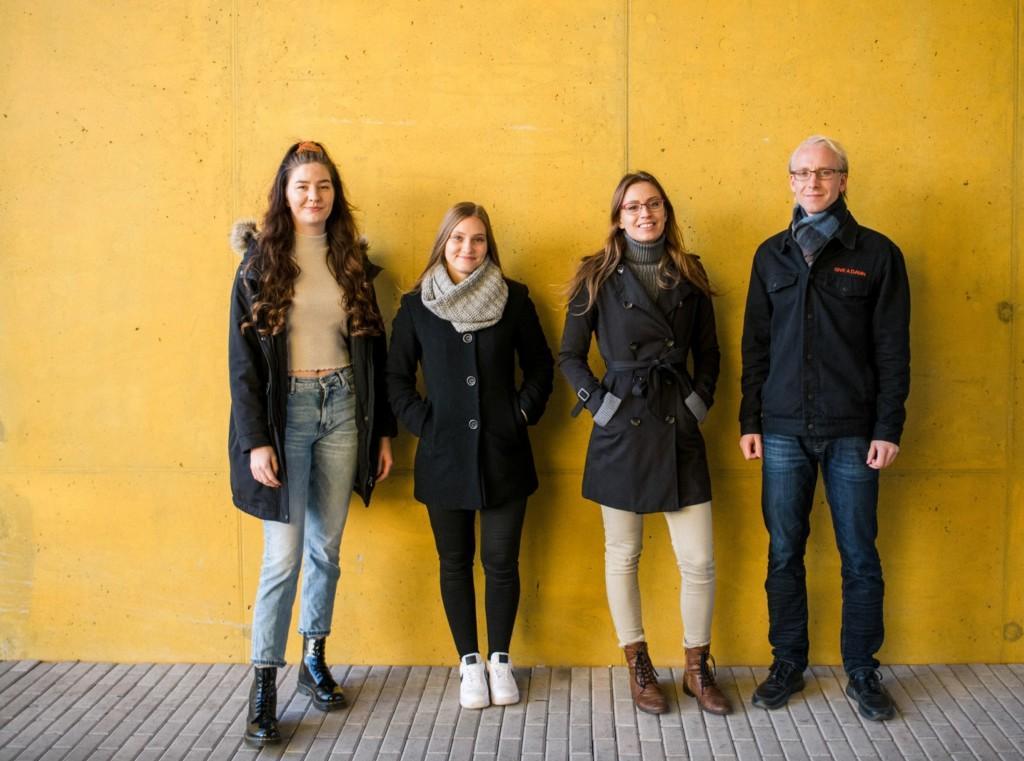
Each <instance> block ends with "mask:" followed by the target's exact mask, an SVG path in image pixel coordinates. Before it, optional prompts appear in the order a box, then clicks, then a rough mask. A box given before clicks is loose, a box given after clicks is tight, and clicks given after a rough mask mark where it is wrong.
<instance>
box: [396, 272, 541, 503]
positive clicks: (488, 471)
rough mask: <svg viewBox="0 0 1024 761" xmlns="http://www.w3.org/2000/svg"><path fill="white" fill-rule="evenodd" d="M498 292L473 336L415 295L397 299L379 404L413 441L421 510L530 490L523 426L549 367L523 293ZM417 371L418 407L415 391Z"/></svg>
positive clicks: (504, 498) (512, 286) (533, 474)
mask: <svg viewBox="0 0 1024 761" xmlns="http://www.w3.org/2000/svg"><path fill="white" fill-rule="evenodd" d="M506 282H507V283H508V301H507V303H506V304H505V311H504V313H503V314H502V316H501V319H500V320H499V321H498V322H497V324H495V325H492V326H491V327H489V328H484V329H483V330H479V331H475V332H472V333H459V332H457V331H456V330H455V328H454V326H453V325H452V324H451V323H450V322H448V321H447V320H442V319H441V318H440V317H438V316H436V315H435V314H433V313H432V312H431V311H430V310H428V309H427V308H426V307H425V306H423V301H422V300H421V297H420V294H419V292H415V293H407V294H406V295H405V296H403V297H402V303H401V306H400V307H399V310H398V314H396V315H395V321H394V324H393V326H392V330H391V348H390V350H389V352H388V370H387V377H388V395H389V397H390V399H391V407H392V409H393V410H394V412H395V415H396V416H397V417H398V419H399V420H400V421H401V422H402V424H403V425H405V427H406V428H408V429H409V430H410V431H411V432H412V433H413V434H415V435H416V436H419V439H420V441H419V445H418V446H417V448H416V464H415V474H414V475H415V487H414V496H415V497H416V499H417V500H419V501H420V502H423V503H424V504H428V505H437V506H439V507H443V508H451V509H463V510H479V509H482V508H486V507H489V506H497V505H501V504H504V503H506V502H509V501H511V500H514V499H522V498H525V497H527V496H529V495H530V494H533V492H535V491H536V490H537V471H536V469H535V468H534V464H533V453H532V452H531V450H530V440H529V437H528V436H527V433H526V426H527V424H530V425H533V424H535V423H536V422H537V421H538V420H540V417H541V415H542V414H543V413H544V408H545V407H546V406H547V402H548V397H549V396H550V395H551V386H552V376H553V375H554V360H553V358H552V356H551V350H550V349H549V348H548V344H547V341H546V340H545V339H544V332H543V330H542V329H541V326H540V321H539V320H538V319H537V311H536V309H534V306H533V302H532V301H530V297H529V291H528V290H527V288H526V286H525V285H523V284H522V283H517V282H515V281H514V280H507V279H506ZM517 354H518V356H519V366H520V368H521V369H522V373H523V383H522V385H521V386H520V387H519V388H518V389H516V385H515V357H516V355H517ZM417 363H420V364H422V365H423V380H424V384H425V386H426V394H427V396H426V399H424V398H422V397H421V396H420V395H419V393H418V392H417V391H416V365H417ZM524 413H525V415H526V417H525V418H524V417H523V414H524Z"/></svg>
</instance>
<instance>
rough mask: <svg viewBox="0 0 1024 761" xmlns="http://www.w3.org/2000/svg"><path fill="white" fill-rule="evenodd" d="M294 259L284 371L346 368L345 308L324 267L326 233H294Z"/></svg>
mask: <svg viewBox="0 0 1024 761" xmlns="http://www.w3.org/2000/svg"><path fill="white" fill-rule="evenodd" d="M295 261H296V262H297V263H298V265H299V269H300V270H301V272H300V273H299V276H298V277H297V278H296V279H295V296H294V297H293V299H292V305H291V308H290V309H289V310H288V370H289V371H290V372H294V371H296V370H330V369H334V368H341V367H348V366H349V365H350V364H351V360H350V359H349V354H348V311H347V310H346V308H345V302H344V296H343V294H342V292H341V287H340V286H339V285H338V281H337V280H335V279H334V275H332V274H331V271H330V269H328V267H327V234H326V233H324V234H323V235H302V234H300V233H298V232H296V233H295Z"/></svg>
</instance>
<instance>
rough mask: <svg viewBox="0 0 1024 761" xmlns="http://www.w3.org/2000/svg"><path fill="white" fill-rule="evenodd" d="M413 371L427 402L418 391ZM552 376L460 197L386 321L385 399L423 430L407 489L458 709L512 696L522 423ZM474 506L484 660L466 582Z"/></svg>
mask: <svg viewBox="0 0 1024 761" xmlns="http://www.w3.org/2000/svg"><path fill="white" fill-rule="evenodd" d="M517 358H518V361H519V368H520V370H521V371H522V383H521V384H520V385H519V386H518V387H517V386H516V359H517ZM417 366H421V367H422V370H423V381H424V386H425V388H426V397H425V398H424V397H422V396H420V394H419V392H418V391H417V390H416V370H417ZM553 374H554V360H553V359H552V357H551V350H550V349H549V348H548V344H547V341H546V340H545V338H544V332H543V330H542V329H541V325H540V320H539V319H538V318H537V311H536V309H535V308H534V306H533V302H532V301H531V300H530V296H529V291H528V290H527V288H526V286H525V285H523V284H522V283H517V282H516V281H514V280H510V279H508V278H506V277H505V276H504V274H503V273H502V271H501V262H500V260H499V258H498V245H497V243H496V242H495V239H494V233H493V231H492V229H491V221H490V218H489V217H488V215H487V211H486V210H485V209H484V208H483V207H482V206H480V205H478V204H476V203H472V202H468V201H467V202H463V203H458V204H455V206H453V207H452V208H451V209H449V210H448V212H447V213H446V214H445V216H444V219H443V220H442V222H441V227H440V229H439V230H438V233H437V237H436V238H435V240H434V245H433V248H432V249H431V253H430V256H429V257H428V259H427V265H426V268H425V269H424V270H423V273H422V274H421V275H420V276H419V278H418V279H417V281H416V283H415V284H414V285H413V287H412V289H411V290H410V292H409V293H407V294H405V295H404V296H403V297H402V302H401V306H400V308H399V310H398V313H397V314H396V315H395V320H394V323H393V326H392V331H391V350H390V352H389V354H388V393H389V395H390V399H391V406H392V408H393V409H394V412H395V414H396V415H397V416H398V419H399V420H401V421H402V424H403V425H405V427H406V428H408V429H409V430H410V431H412V433H413V434H414V435H416V436H418V437H419V444H418V445H417V447H416V460H415V466H414V467H415V470H414V496H415V498H416V499H417V500H419V501H420V502H422V503H424V504H425V505H426V506H427V515H428V516H429V518H430V527H431V529H432V530H433V534H434V543H435V545H436V547H437V555H438V560H439V565H440V579H441V600H442V602H443V604H444V610H445V614H446V616H447V618H448V625H449V628H450V629H451V633H452V638H453V639H454V641H455V648H456V650H457V651H458V655H459V674H460V677H461V682H460V686H459V702H460V704H461V705H462V706H463V708H486V707H487V706H488V705H490V704H492V703H493V704H494V705H511V704H513V703H518V702H519V688H518V686H517V685H516V681H515V675H514V674H513V672H512V659H511V657H510V655H509V646H510V643H511V641H512V629H513V627H514V625H515V621H516V612H517V610H518V608H519V544H520V538H521V536H522V530H523V520H524V518H525V516H526V501H527V498H528V497H529V496H530V495H531V494H533V493H534V492H535V491H536V490H537V485H538V484H537V471H536V469H535V467H534V462H533V454H532V452H531V450H530V439H529V437H528V436H527V432H526V428H527V426H528V425H535V424H536V423H537V422H538V421H539V420H540V418H541V415H543V414H544V408H545V407H546V406H547V401H548V397H549V396H550V395H551V387H552V376H553ZM478 514H479V516H480V559H481V562H482V563H483V567H484V576H485V579H486V590H485V593H484V610H485V614H486V618H487V646H488V653H489V656H488V658H487V661H486V663H485V662H484V660H483V659H482V658H481V656H480V646H479V642H478V638H477V626H476V594H475V590H474V586H473V561H474V555H475V552H476V550H475V526H476V517H477V515H478Z"/></svg>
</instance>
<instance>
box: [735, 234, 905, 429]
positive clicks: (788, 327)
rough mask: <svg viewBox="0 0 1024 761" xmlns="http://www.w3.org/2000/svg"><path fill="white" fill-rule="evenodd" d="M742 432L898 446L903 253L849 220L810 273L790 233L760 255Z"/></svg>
mask: <svg viewBox="0 0 1024 761" xmlns="http://www.w3.org/2000/svg"><path fill="white" fill-rule="evenodd" d="M742 348H743V378H742V390H743V399H742V401H741V403H740V433H741V434H747V433H762V432H763V433H773V434H781V435H788V436H815V437H827V438H834V437H839V436H865V437H868V438H870V439H877V440H881V441H889V442H892V443H893V444H899V442H900V436H901V434H902V432H903V423H904V420H905V419H906V410H905V408H904V403H905V402H906V399H907V395H908V394H909V392H910V285H909V282H908V280H907V270H906V266H905V265H904V262H903V254H901V253H900V250H899V248H897V247H896V245H895V244H894V243H893V242H892V241H890V240H889V239H888V238H886V237H885V236H884V235H882V234H880V233H877V232H875V231H874V230H869V229H868V228H866V227H861V226H860V225H858V224H857V221H856V220H855V219H854V218H853V215H852V214H851V215H849V216H848V217H847V220H846V222H844V224H843V225H842V227H840V229H839V232H838V233H837V235H836V236H835V237H834V238H833V239H832V240H831V241H829V243H828V244H827V245H826V246H825V248H824V250H822V252H821V253H820V254H819V255H818V257H817V259H816V260H815V262H814V266H813V267H810V268H808V266H807V264H806V262H805V261H804V258H803V255H802V254H801V253H800V248H799V246H798V245H797V244H796V241H794V240H793V238H792V236H791V234H790V231H789V230H788V229H787V230H785V231H783V232H781V233H779V234H777V235H774V236H773V237H771V238H769V239H768V240H766V241H765V242H764V243H762V244H761V246H760V247H759V248H758V249H757V253H756V254H755V255H754V265H753V269H752V271H751V273H750V286H749V290H748V292H747V307H746V314H745V316H744V322H743V343H742Z"/></svg>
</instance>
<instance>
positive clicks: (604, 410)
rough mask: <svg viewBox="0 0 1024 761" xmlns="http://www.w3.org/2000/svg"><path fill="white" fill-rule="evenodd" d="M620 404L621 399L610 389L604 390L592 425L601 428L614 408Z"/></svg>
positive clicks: (610, 416) (606, 422)
mask: <svg viewBox="0 0 1024 761" xmlns="http://www.w3.org/2000/svg"><path fill="white" fill-rule="evenodd" d="M620 404H622V400H621V399H619V397H617V396H615V394H613V393H612V392H611V391H608V392H605V395H604V397H603V398H602V399H601V406H600V407H598V409H597V412H595V413H594V425H597V426H600V427H601V428H604V427H605V426H606V425H608V422H609V421H610V420H611V419H612V416H613V415H614V414H615V412H616V410H618V409H619V405H620Z"/></svg>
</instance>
